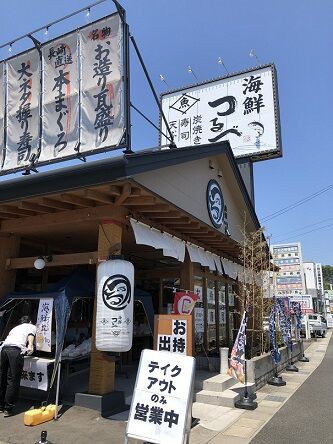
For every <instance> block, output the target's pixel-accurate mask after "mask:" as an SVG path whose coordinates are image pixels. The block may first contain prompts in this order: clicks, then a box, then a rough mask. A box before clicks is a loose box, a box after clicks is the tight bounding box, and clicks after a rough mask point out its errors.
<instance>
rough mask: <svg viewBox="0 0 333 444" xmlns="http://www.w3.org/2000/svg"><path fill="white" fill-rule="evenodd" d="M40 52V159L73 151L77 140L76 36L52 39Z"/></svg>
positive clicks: (74, 152) (51, 159)
mask: <svg viewBox="0 0 333 444" xmlns="http://www.w3.org/2000/svg"><path fill="white" fill-rule="evenodd" d="M42 53H43V90H44V91H43V132H42V137H43V143H42V151H41V155H40V158H39V160H40V161H41V162H45V161H53V160H55V159H57V158H61V157H67V156H71V155H74V154H76V151H75V148H76V147H77V145H78V142H79V73H78V54H77V53H78V37H77V34H76V33H75V34H71V35H69V36H67V37H62V38H60V39H57V40H55V41H54V42H51V43H49V44H47V45H45V46H44V47H43V49H42Z"/></svg>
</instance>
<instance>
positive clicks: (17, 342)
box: [2, 324, 37, 352]
mask: <svg viewBox="0 0 333 444" xmlns="http://www.w3.org/2000/svg"><path fill="white" fill-rule="evenodd" d="M36 331H37V327H36V326H35V325H33V324H21V325H18V326H17V327H14V328H13V329H12V330H10V332H9V334H8V336H7V338H6V339H5V340H4V342H3V344H2V346H3V347H4V346H6V345H7V346H12V347H20V349H21V350H22V352H25V351H26V350H27V342H28V336H29V335H33V336H36Z"/></svg>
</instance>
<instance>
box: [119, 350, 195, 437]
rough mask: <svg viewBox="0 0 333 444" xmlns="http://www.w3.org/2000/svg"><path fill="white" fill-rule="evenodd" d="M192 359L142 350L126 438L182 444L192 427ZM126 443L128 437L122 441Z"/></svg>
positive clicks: (193, 369) (193, 367) (193, 366)
mask: <svg viewBox="0 0 333 444" xmlns="http://www.w3.org/2000/svg"><path fill="white" fill-rule="evenodd" d="M194 371H195V360H194V358H192V357H189V356H179V355H177V354H174V353H167V352H158V351H154V350H144V351H143V352H142V354H141V359H140V364H139V370H138V374H137V378H136V382H135V388H134V394H133V398H132V403H131V409H130V414H129V418H128V423H127V428H126V438H135V439H138V440H142V441H144V442H151V443H161V444H162V443H166V442H172V443H174V444H183V443H184V442H187V441H185V436H186V435H187V434H189V432H190V428H191V405H192V398H193V382H194ZM125 441H126V442H127V440H125Z"/></svg>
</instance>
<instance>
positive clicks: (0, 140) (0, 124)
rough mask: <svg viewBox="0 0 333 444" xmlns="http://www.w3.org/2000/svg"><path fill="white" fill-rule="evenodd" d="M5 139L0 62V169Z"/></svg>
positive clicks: (3, 98) (0, 65) (2, 70)
mask: <svg viewBox="0 0 333 444" xmlns="http://www.w3.org/2000/svg"><path fill="white" fill-rule="evenodd" d="M4 141H5V75H4V63H0V170H1V168H2V163H3V160H4V149H5V146H4Z"/></svg>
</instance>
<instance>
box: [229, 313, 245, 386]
mask: <svg viewBox="0 0 333 444" xmlns="http://www.w3.org/2000/svg"><path fill="white" fill-rule="evenodd" d="M246 325H247V313H246V311H244V314H243V318H242V321H241V324H240V327H239V330H238V334H237V338H236V340H235V343H234V346H233V347H232V350H231V355H230V368H229V370H228V372H227V373H228V375H229V376H232V377H233V378H235V379H238V381H239V382H241V383H242V384H244V381H245V348H246Z"/></svg>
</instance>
